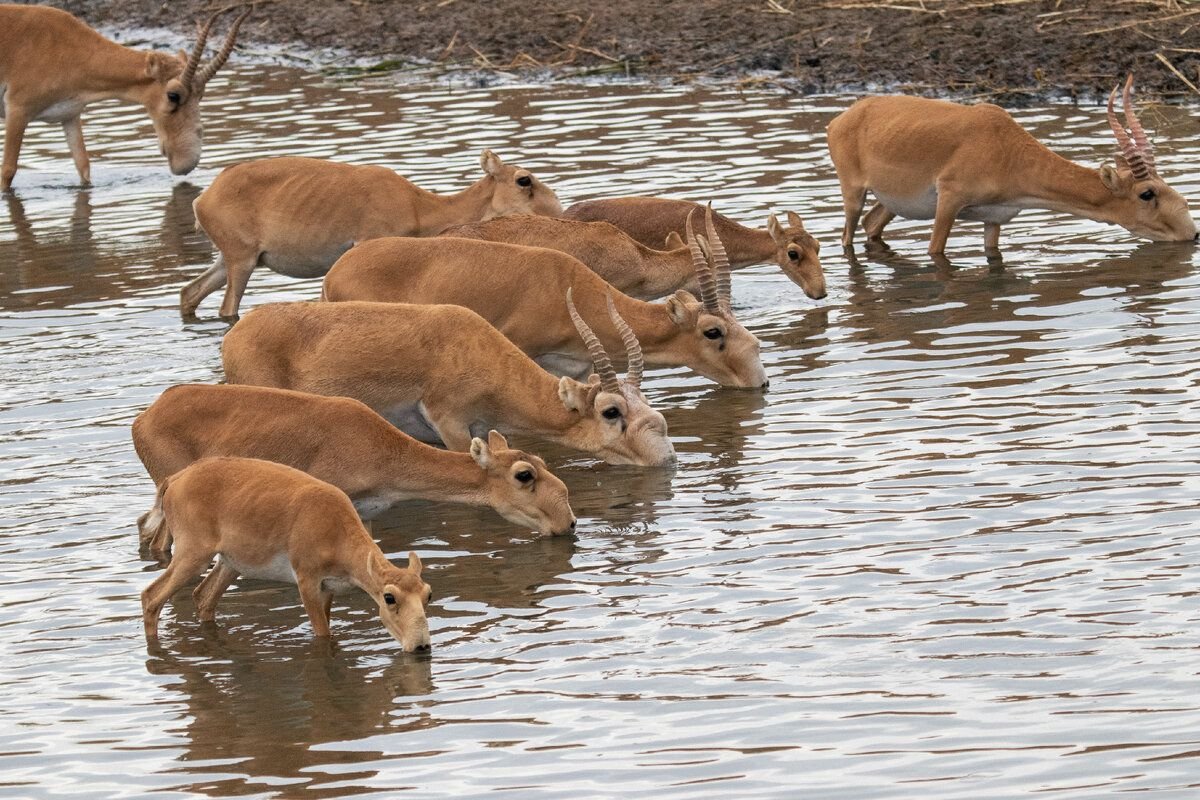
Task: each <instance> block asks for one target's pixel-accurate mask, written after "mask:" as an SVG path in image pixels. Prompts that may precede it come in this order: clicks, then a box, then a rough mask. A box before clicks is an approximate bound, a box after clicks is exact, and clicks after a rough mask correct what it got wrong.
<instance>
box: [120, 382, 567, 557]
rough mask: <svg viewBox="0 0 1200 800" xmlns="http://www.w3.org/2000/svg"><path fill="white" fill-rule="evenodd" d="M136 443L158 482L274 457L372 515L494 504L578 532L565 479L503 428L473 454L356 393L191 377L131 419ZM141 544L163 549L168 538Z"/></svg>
mask: <svg viewBox="0 0 1200 800" xmlns="http://www.w3.org/2000/svg"><path fill="white" fill-rule="evenodd" d="M132 432H133V446H134V449H135V450H136V451H137V454H138V458H140V459H141V460H142V464H143V465H144V466H145V467H146V472H148V473H149V474H150V479H151V480H152V481H154V484H155V485H156V486H157V485H158V484H159V483H160V482H161V481H162V480H163V478H165V477H167V476H168V475H171V474H174V473H176V472H178V471H180V470H181V469H183V468H184V467H186V466H188V465H189V464H191V463H193V462H195V461H198V460H199V459H201V458H205V457H208V456H238V457H243V458H261V459H264V460H266V461H275V462H277V463H280V464H287V465H288V466H291V467H295V468H296V469H300V470H303V471H304V472H307V473H308V474H310V475H312V476H313V477H315V478H318V479H320V480H323V481H326V482H327V483H331V484H333V485H334V486H336V487H338V488H339V489H341V490H342V491H343V492H345V493H346V494H347V495H349V497H350V500H351V501H352V502H353V503H354V507H355V509H356V510H357V511H358V513H359V515H360V516H362V517H364V518H370V517H372V516H374V515H375V514H377V513H379V512H381V511H383V510H384V509H386V508H388V507H389V506H391V505H393V504H395V503H398V502H400V501H402V500H409V499H416V498H419V499H423V500H433V501H440V502H450V503H466V504H469V505H476V506H490V507H491V508H493V509H494V510H495V511H496V513H498V514H500V515H501V516H502V517H504V518H505V519H507V520H508V521H509V522H512V523H513V524H515V525H521V526H525V527H527V528H532V529H533V530H536V531H538V532H539V533H542V534H551V535H553V534H565V533H570V532H572V531H574V530H575V515H574V514H572V513H571V504H570V501H569V499H568V495H567V487H566V486H565V485H564V484H563V482H562V481H561V480H559V479H558V478H557V477H556V476H555V475H554V473H552V472H551V471H550V470H549V469H548V468H547V467H546V464H545V462H544V461H542V459H540V458H538V457H537V456H535V455H531V454H529V453H525V452H522V451H521V450H513V449H510V448H509V446H508V442H507V441H506V440H505V438H504V437H503V436H501V435H500V434H499V433H497V432H496V431H490V432H489V433H486V434H484V436H481V437H476V438H473V439H472V440H471V444H470V452H469V453H458V452H447V451H445V450H439V449H438V448H435V447H430V446H429V445H426V444H422V443H421V442H418V441H417V440H415V439H413V438H412V437H411V436H408V435H407V434H405V433H403V432H401V431H399V430H397V429H396V428H394V427H393V426H392V425H390V424H389V423H388V422H387V420H385V419H384V418H383V417H381V416H379V415H378V414H376V413H375V412H374V411H372V410H371V409H369V408H367V406H365V405H364V404H363V403H361V402H359V401H358V400H353V399H351V398H349V397H323V396H320V395H315V394H308V393H305V392H293V391H287V390H285V389H269V388H262V387H257V386H234V385H221V386H209V385H205V384H184V385H180V386H172V387H170V388H169V389H167V390H166V391H165V392H163V393H162V394H161V395H160V396H159V398H158V399H157V400H155V401H154V402H153V403H152V404H151V405H150V407H149V408H147V409H146V410H145V411H143V412H142V413H141V414H139V415H138V417H137V419H135V420H134V421H133V430H132ZM139 530H140V532H141V534H142V544H143V545H148V546H149V549H150V552H151V553H152V554H154V555H156V556H160V557H161V556H165V555H166V553H167V548H168V547H169V546H170V542H169V541H167V540H166V539H165V538H160V539H159V540H157V541H151V532H150V531H149V530H148V529H147V528H146V526H145V525H144V520H142V521H140V523H139Z"/></svg>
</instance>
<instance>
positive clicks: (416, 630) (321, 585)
mask: <svg viewBox="0 0 1200 800" xmlns="http://www.w3.org/2000/svg"><path fill="white" fill-rule="evenodd" d="M147 525H148V526H149V527H150V528H158V527H160V526H165V527H166V528H167V529H168V531H169V532H170V533H169V535H170V536H171V537H172V538H173V539H174V541H175V554H174V557H173V558H172V559H171V563H170V564H169V565H168V566H167V568H166V570H164V571H163V573H162V574H161V575H159V576H158V577H157V578H155V579H154V581H153V582H152V583H151V584H150V585H149V586H147V587H146V589H145V591H143V592H142V622H143V624H144V626H145V630H146V640H147V641H154V640H156V639H157V638H158V617H159V614H160V613H161V612H162V607H163V604H165V603H166V602H167V600H168V599H170V597H171V595H173V594H174V593H175V592H176V591H178V590H179V589H180V588H181V587H182V586H183V585H184V584H185V583H187V582H188V580H190V579H191V578H192V577H194V576H196V575H199V574H200V573H202V572H203V571H204V570H205V568H206V567H208V565H209V563H210V562H211V561H212V559H213V558H214V557H216V558H217V563H216V565H215V566H213V568H212V569H211V570H210V571H209V573H208V575H207V576H205V578H204V580H203V581H201V582H200V585H199V586H197V587H196V589H195V591H194V592H192V597H194V598H195V600H196V608H197V610H198V611H199V614H200V619H201V620H203V621H212V620H213V618H214V616H215V613H216V607H217V601H218V600H220V599H221V595H222V594H224V592H225V590H226V589H228V588H229V585H230V584H231V583H233V581H234V580H236V579H237V577H238V576H239V575H241V576H244V577H247V578H261V579H264V580H274V581H283V582H286V583H294V584H296V586H297V587H298V588H299V589H300V599H301V601H303V603H304V610H305V611H306V612H307V613H308V619H309V621H310V622H311V623H312V627H313V633H314V634H316V635H317V636H321V637H325V636H329V610H330V606H331V605H332V603H333V595H334V593H335V592H341V591H348V590H349V589H350V588H352V587H357V588H359V589H361V590H362V591H364V592H366V593H367V594H368V595H370V597H371V599H372V600H374V601H375V603H376V605H378V606H379V619H380V621H382V622H383V627H384V628H386V629H387V632H388V633H390V634H391V635H392V637H393V638H395V640H396V641H398V642H399V643H400V646H401V647H402V648H403V649H404V650H405V651H406V652H412V651H414V650H425V649H428V648H429V623H428V622H427V621H426V619H425V605H426V603H428V602H429V597H430V594H431V590H430V588H429V584H427V583H425V582H424V581H423V580H421V559H419V558H418V557H417V554H416V553H409V554H408V567H407V568H405V567H397V566H395V565H393V564H392V563H391V562H390V561H388V560H387V558H386V557H385V556H384V554H383V551H382V550H380V549H379V545H377V544H375V542H374V540H372V539H371V536H370V534H368V533H367V530H366V528H364V527H363V524H362V522H361V521H359V518H358V514H356V513H355V511H354V506H353V505H351V503H350V498H348V497H346V495H345V494H344V493H342V491H341V490H340V489H337V488H335V487H333V486H330V485H329V484H328V483H325V482H324V481H319V480H317V479H316V478H314V477H312V476H310V475H307V474H305V473H303V472H301V471H300V470H297V469H292V468H291V467H285V466H284V465H282V464H275V463H272V462H270V461H259V460H258V459H254V458H204V459H201V460H200V461H197V462H196V463H194V464H192V465H191V466H190V467H187V468H186V469H184V470H182V471H180V472H177V473H175V474H174V475H171V476H170V477H168V478H164V479H163V481H162V482H161V483H159V485H158V495H157V497H156V498H155V501H154V508H152V509H151V510H150V513H149V515H148V517H147Z"/></svg>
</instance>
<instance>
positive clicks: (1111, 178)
mask: <svg viewBox="0 0 1200 800" xmlns="http://www.w3.org/2000/svg"><path fill="white" fill-rule="evenodd" d="M1100 182H1101V183H1103V184H1104V188H1106V189H1108V190H1109V191H1110V192H1112V193H1113V194H1117V193H1118V192H1119V191H1120V190H1121V176H1120V174H1119V173H1118V172H1117V168H1116V167H1115V166H1113V165H1112V164H1102V165H1101V166H1100Z"/></svg>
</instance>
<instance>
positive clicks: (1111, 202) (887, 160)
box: [827, 75, 1197, 255]
mask: <svg viewBox="0 0 1200 800" xmlns="http://www.w3.org/2000/svg"><path fill="white" fill-rule="evenodd" d="M1118 88H1120V87H1115V88H1113V90H1112V93H1111V94H1110V95H1109V96H1108V124H1109V125H1110V126H1111V127H1112V131H1113V134H1114V135H1115V136H1116V138H1117V144H1118V145H1119V146H1120V151H1121V154H1120V156H1118V158H1117V163H1116V165H1113V164H1104V165H1103V166H1101V167H1100V169H1098V170H1096V169H1090V168H1088V167H1084V166H1081V165H1079V164H1076V163H1074V162H1072V161H1068V160H1067V159H1065V158H1063V157H1062V156H1059V155H1056V154H1055V153H1053V152H1051V151H1050V149H1049V148H1047V147H1046V146H1045V145H1042V144H1041V143H1039V142H1038V141H1037V140H1036V139H1034V138H1033V136H1031V135H1030V134H1029V133H1028V132H1027V131H1026V130H1025V129H1024V128H1022V127H1021V126H1020V125H1018V124H1017V123H1016V121H1015V120H1013V118H1012V117H1011V116H1009V114H1008V112H1007V111H1005V110H1004V109H1002V108H999V107H997V106H994V105H991V104H988V103H980V104H979V105H974V106H963V105H959V104H957V103H950V102H947V101H945V100H927V99H925V98H921V97H901V96H896V97H868V98H866V99H864V100H859V101H858V102H856V103H855V104H854V105H852V106H851V107H850V108H849V109H847V110H846V111H844V112H842V113H841V114H839V115H838V116H837V117H834V119H833V121H832V122H830V123H829V127H828V128H827V135H828V140H829V155H830V156H831V157H832V158H833V165H834V167H836V168H837V174H838V180H839V181H840V182H841V185H842V203H843V205H844V206H845V211H846V223H845V227H843V228H842V246H843V247H847V248H848V247H852V246H853V244H854V229H855V227H856V226H857V225H858V219H859V216H860V215H861V214H862V209H863V204H864V202H865V200H866V195H867V192H868V191H870V192H872V193H873V194H874V195H875V199H876V200H877V201H878V202H876V204H875V206H874V207H873V208H872V209H871V210H870V211H869V212H868V213H867V216H866V218H865V219H863V230H865V231H866V234H867V238H868V239H869V240H875V241H879V240H880V239H881V236H882V233H883V228H884V226H886V225H887V224H888V223H889V222H891V220H892V219H893V218H894V217H897V216H901V217H906V218H908V219H932V220H933V236H932V237H931V238H930V240H929V253H930V255H941V254H942V253H944V252H945V250H946V239H947V238H948V237H949V236H950V228H951V226H952V225H953V224H954V221H955V220H956V219H965V220H974V221H977V222H982V223H983V243H984V247H985V248H986V249H987V250H989V251H995V250H998V249H999V246H1000V226H1001V225H1003V224H1005V223H1007V222H1008V221H1009V220H1011V219H1012V218H1013V217H1015V216H1016V215H1017V214H1018V213H1020V212H1021V210H1022V209H1026V208H1046V209H1050V210H1052V211H1062V212H1065V213H1067V214H1074V215H1075V216H1079V217H1085V218H1087V219H1093V220H1096V221H1098V222H1108V223H1112V224H1116V225H1120V226H1121V227H1123V228H1125V229H1126V230H1128V231H1130V232H1131V233H1133V234H1135V235H1137V236H1144V237H1146V238H1147V239H1153V240H1155V241H1189V240H1194V239H1196V238H1197V233H1196V223H1195V222H1194V221H1193V220H1192V216H1191V214H1190V213H1189V212H1188V206H1187V201H1186V200H1184V199H1183V197H1182V196H1181V195H1180V194H1179V193H1178V192H1176V191H1175V190H1174V189H1172V188H1171V187H1170V186H1167V184H1166V183H1165V182H1163V179H1162V178H1160V177H1159V176H1158V172H1157V170H1156V169H1155V166H1154V155H1153V153H1152V152H1151V147H1150V141H1149V139H1148V138H1147V137H1146V133H1145V131H1144V130H1143V129H1142V125H1141V123H1140V122H1139V121H1138V118H1137V114H1136V113H1135V112H1134V110H1133V104H1132V101H1131V97H1130V94H1131V92H1132V89H1133V75H1130V76H1129V77H1128V79H1126V81H1125V91H1124V94H1123V97H1122V100H1123V103H1124V110H1125V123H1126V125H1128V127H1129V130H1128V131H1126V130H1125V128H1124V127H1123V126H1122V125H1121V123H1120V122H1118V121H1117V115H1116V112H1115V111H1114V110H1113V101H1114V100H1115V99H1116V95H1117V89H1118Z"/></svg>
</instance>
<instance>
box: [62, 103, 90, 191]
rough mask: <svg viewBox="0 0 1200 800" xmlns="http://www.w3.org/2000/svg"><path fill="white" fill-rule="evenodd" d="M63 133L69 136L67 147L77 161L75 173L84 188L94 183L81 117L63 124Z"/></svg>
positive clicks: (73, 118)
mask: <svg viewBox="0 0 1200 800" xmlns="http://www.w3.org/2000/svg"><path fill="white" fill-rule="evenodd" d="M62 128H63V133H65V134H66V136H67V147H69V148H70V149H71V158H72V159H73V160H74V161H75V171H76V172H78V173H79V180H81V181H83V185H84V186H90V185H91V183H92V169H91V166H90V164H89V163H88V154H87V147H85V146H84V144H83V122H82V121H81V120H80V119H79V117H72V118H71V119H68V120H65V121H64V122H63V124H62Z"/></svg>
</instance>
